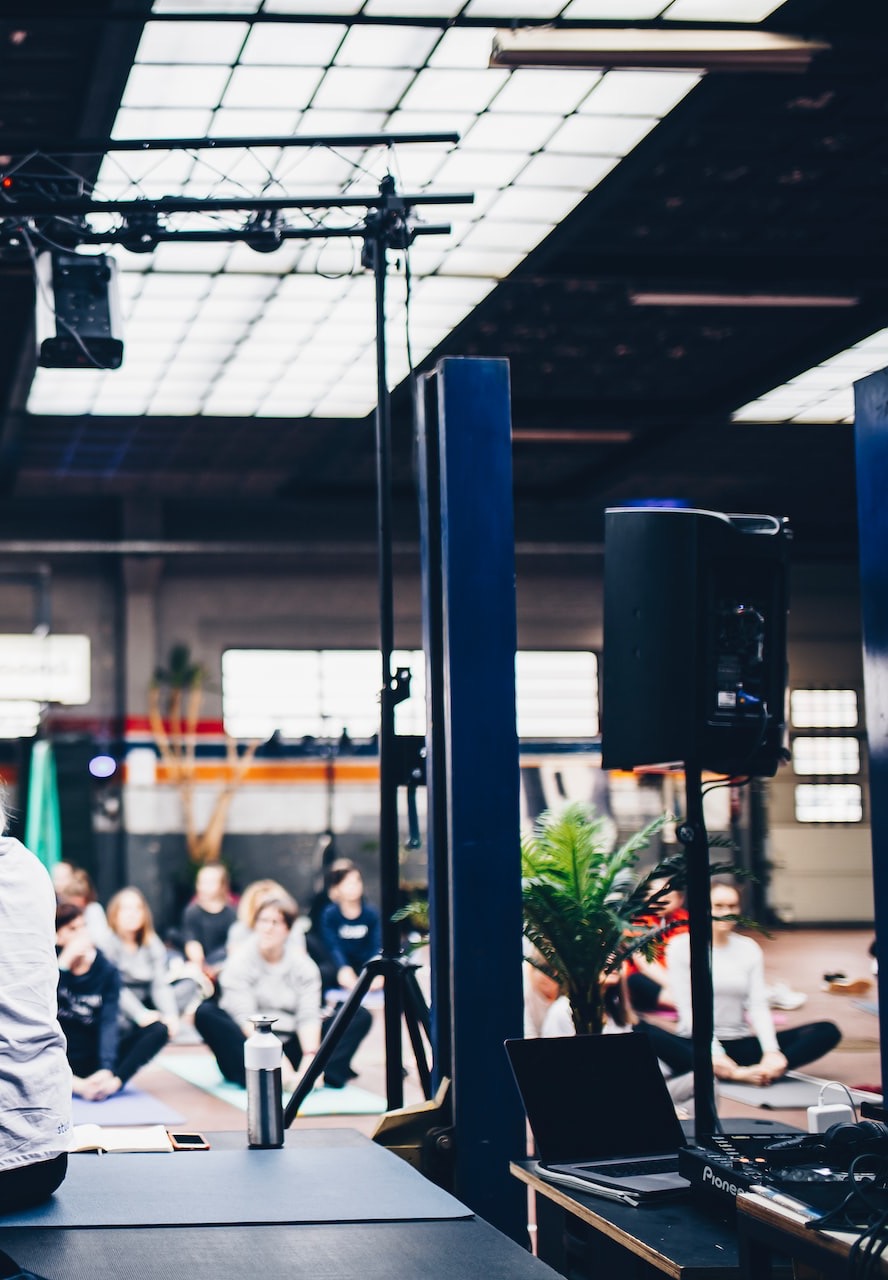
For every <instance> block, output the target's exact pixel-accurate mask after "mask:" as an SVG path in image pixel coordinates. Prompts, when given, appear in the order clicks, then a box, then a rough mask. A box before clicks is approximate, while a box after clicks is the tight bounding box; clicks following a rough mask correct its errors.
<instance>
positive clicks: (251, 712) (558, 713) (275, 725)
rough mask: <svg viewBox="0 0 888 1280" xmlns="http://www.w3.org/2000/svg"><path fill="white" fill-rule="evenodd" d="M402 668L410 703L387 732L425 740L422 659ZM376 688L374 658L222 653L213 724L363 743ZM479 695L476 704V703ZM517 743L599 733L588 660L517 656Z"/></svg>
mask: <svg viewBox="0 0 888 1280" xmlns="http://www.w3.org/2000/svg"><path fill="white" fill-rule="evenodd" d="M397 667H409V669H410V672H411V686H410V697H409V698H408V699H407V700H406V701H404V702H402V703H400V704H399V705H398V706H397V707H396V708H395V729H396V731H397V732H398V733H402V734H410V733H412V734H422V733H424V732H425V715H426V713H425V657H424V654H423V652H422V650H399V651H396V652H395V653H393V654H392V668H393V669H395V668H397ZM380 681H381V666H380V657H379V653H378V651H377V650H375V649H227V650H226V651H225V653H224V654H223V655H222V718H223V722H224V725H225V730H226V732H227V733H230V734H231V735H232V736H233V737H236V738H248V739H253V738H258V739H260V740H264V739H266V738H269V737H271V735H272V733H274V732H275V731H277V732H278V733H279V734H280V735H281V736H282V737H283V738H287V739H291V740H298V739H301V738H303V737H306V736H311V737H315V738H332V737H335V738H338V737H339V736H340V734H341V733H342V732H343V730H346V731H347V732H348V734H349V736H350V737H351V738H354V739H357V738H370V737H372V736H373V735H374V734H375V733H376V732H377V731H378V728H379V705H378V693H379V686H380ZM479 696H481V695H480V694H479ZM516 699H517V718H518V733H519V736H520V737H522V738H526V739H533V740H536V741H539V740H542V739H545V740H556V739H557V740H564V739H588V738H592V737H594V736H595V735H596V734H597V733H598V664H597V659H596V655H595V654H594V653H588V652H542V651H522V652H520V653H519V654H518V655H517V662H516Z"/></svg>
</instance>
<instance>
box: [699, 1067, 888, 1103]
mask: <svg viewBox="0 0 888 1280" xmlns="http://www.w3.org/2000/svg"><path fill="white" fill-rule="evenodd" d="M824 1084H826V1081H825V1080H819V1079H817V1077H815V1076H805V1075H802V1074H801V1073H800V1072H796V1071H787V1073H786V1075H785V1076H784V1077H783V1079H782V1080H775V1081H774V1083H773V1084H769V1085H765V1086H763V1087H762V1086H759V1085H755V1084H737V1083H736V1082H734V1081H731V1080H719V1082H718V1093H719V1097H721V1098H729V1099H730V1100H731V1101H732V1102H745V1103H746V1104H747V1105H748V1106H750V1107H761V1108H763V1109H764V1110H768V1111H782V1110H801V1109H803V1108H805V1107H814V1106H816V1105H817V1101H818V1099H819V1097H820V1090H821V1089H822V1088H823V1086H824ZM851 1096H852V1097H853V1099H854V1101H855V1103H858V1104H859V1103H860V1102H862V1101H864V1100H865V1099H867V1098H872V1097H873V1096H874V1095H873V1094H867V1093H860V1092H859V1091H858V1090H856V1089H852V1090H851ZM824 1101H826V1102H833V1101H834V1102H844V1101H847V1095H846V1094H845V1092H844V1090H843V1089H830V1090H828V1091H827V1094H826V1096H825V1098H824Z"/></svg>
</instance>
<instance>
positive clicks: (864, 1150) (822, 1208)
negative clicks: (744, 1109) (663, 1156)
mask: <svg viewBox="0 0 888 1280" xmlns="http://www.w3.org/2000/svg"><path fill="white" fill-rule="evenodd" d="M859 1156H866V1157H867V1159H866V1160H863V1161H861V1160H857V1157H859ZM886 1157H888V1130H886V1128H885V1126H884V1125H878V1127H877V1126H876V1125H872V1127H871V1128H870V1122H867V1121H863V1122H862V1123H861V1124H857V1125H851V1124H843V1125H834V1126H833V1128H832V1129H831V1130H828V1131H827V1132H826V1133H824V1134H816V1135H811V1134H798V1135H786V1134H779V1135H775V1134H770V1135H761V1134H713V1135H712V1137H709V1138H706V1139H705V1142H704V1143H702V1144H700V1145H697V1146H688V1147H683V1148H682V1149H681V1150H680V1151H679V1153H678V1171H679V1173H680V1174H681V1175H682V1176H683V1177H685V1178H687V1179H688V1181H689V1182H690V1184H691V1191H692V1193H696V1194H699V1195H700V1196H704V1197H707V1198H716V1199H718V1200H720V1201H722V1202H725V1201H730V1202H733V1201H734V1200H736V1198H737V1196H738V1195H740V1193H741V1192H744V1191H755V1190H758V1191H760V1192H762V1193H763V1194H765V1195H768V1196H770V1198H772V1199H775V1200H778V1199H779V1200H782V1201H783V1202H784V1203H786V1204H787V1205H788V1207H793V1208H794V1207H797V1206H798V1207H799V1209H800V1211H801V1210H804V1209H806V1208H807V1209H810V1212H811V1216H817V1215H819V1214H820V1213H823V1212H826V1211H828V1210H830V1209H833V1208H835V1207H836V1206H837V1205H839V1204H841V1203H842V1201H843V1200H844V1199H845V1198H846V1197H847V1196H848V1194H849V1192H850V1191H852V1190H853V1186H854V1184H853V1181H852V1174H851V1172H850V1171H849V1170H850V1166H851V1164H852V1162H854V1161H856V1163H855V1166H854V1168H855V1176H857V1177H858V1179H861V1178H862V1179H866V1180H867V1182H869V1183H870V1185H872V1179H874V1178H875V1177H876V1176H877V1175H878V1174H879V1173H880V1171H881V1170H883V1168H884V1165H885V1162H886ZM880 1180H881V1179H880ZM873 1190H875V1187H873ZM880 1190H881V1188H880Z"/></svg>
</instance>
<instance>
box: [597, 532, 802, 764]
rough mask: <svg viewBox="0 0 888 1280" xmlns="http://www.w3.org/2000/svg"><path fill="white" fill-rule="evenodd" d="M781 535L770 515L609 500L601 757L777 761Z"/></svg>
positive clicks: (782, 679)
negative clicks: (617, 504)
mask: <svg viewBox="0 0 888 1280" xmlns="http://www.w3.org/2000/svg"><path fill="white" fill-rule="evenodd" d="M790 538H791V534H790V531H789V528H788V526H787V523H786V521H785V520H781V519H777V518H776V517H774V516H758V515H725V514H721V513H719V512H715V511H694V510H679V509H671V508H648V507H643V508H641V507H639V508H635V507H617V508H611V509H609V510H608V511H606V513H605V542H604V547H605V560H604V652H603V655H602V686H601V699H602V705H601V745H602V765H603V766H604V768H606V769H633V768H635V767H636V766H638V765H649V764H651V765H652V764H672V763H687V762H689V761H695V762H697V763H698V764H699V766H700V767H701V768H703V769H708V770H711V771H713V772H715V773H723V774H728V775H730V776H741V775H751V776H771V775H773V774H774V773H775V772H776V770H777V765H778V764H779V762H780V760H781V759H783V758H785V748H784V736H785V723H784V721H785V709H784V707H785V701H786V612H787V563H788V544H789V541H790Z"/></svg>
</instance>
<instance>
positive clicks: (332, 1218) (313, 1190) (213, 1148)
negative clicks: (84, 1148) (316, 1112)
mask: <svg viewBox="0 0 888 1280" xmlns="http://www.w3.org/2000/svg"><path fill="white" fill-rule="evenodd" d="M342 1133H343V1131H342V1130H329V1129H324V1130H314V1131H312V1130H299V1131H297V1132H295V1133H293V1134H290V1133H288V1135H287V1141H286V1144H285V1146H284V1147H282V1148H278V1149H273V1150H250V1149H249V1148H248V1147H247V1146H246V1145H245V1140H244V1135H243V1134H235V1135H233V1139H234V1141H232V1142H230V1143H229V1142H228V1140H227V1139H226V1137H225V1136H224V1135H221V1134H208V1135H207V1138H208V1141H209V1143H210V1150H209V1151H180V1152H158V1151H153V1152H119V1153H114V1154H108V1155H98V1154H96V1153H94V1152H93V1153H90V1154H78V1155H73V1156H72V1157H71V1158H70V1160H69V1162H68V1175H67V1177H66V1178H65V1181H64V1182H63V1183H62V1185H61V1186H60V1187H59V1189H58V1191H57V1192H56V1193H55V1195H54V1196H52V1197H51V1199H50V1200H48V1201H47V1202H46V1203H45V1204H42V1205H38V1206H37V1207H36V1208H34V1209H29V1210H26V1211H24V1212H20V1213H16V1214H8V1215H5V1216H3V1217H2V1218H0V1225H2V1227H4V1228H11V1229H12V1228H20V1227H29V1228H31V1227H33V1228H55V1229H77V1228H82V1227H85V1228H95V1227H140V1226H145V1227H159V1226H167V1227H177V1226H189V1227H190V1226H227V1225H231V1224H233V1223H242V1224H248V1225H249V1224H255V1225H260V1224H269V1223H309V1222H317V1223H324V1222H372V1221H375V1222H386V1221H390V1222H406V1221H414V1220H419V1219H427V1220H436V1219H437V1220H446V1219H457V1218H467V1217H471V1216H472V1214H471V1210H470V1209H468V1208H466V1206H465V1205H463V1204H461V1203H460V1201H459V1200H457V1199H455V1198H454V1197H453V1196H451V1195H449V1194H448V1193H447V1192H446V1191H443V1190H442V1189H441V1188H440V1187H438V1186H436V1185H435V1184H434V1183H433V1182H429V1181H428V1179H426V1178H423V1177H421V1176H419V1175H418V1174H417V1173H416V1171H415V1170H414V1169H411V1168H410V1166H409V1165H408V1164H407V1163H406V1162H405V1161H404V1160H401V1159H399V1158H398V1157H397V1156H395V1155H393V1154H392V1153H391V1152H390V1151H387V1150H386V1149H385V1148H384V1147H380V1146H378V1145H377V1144H376V1143H374V1142H371V1141H370V1139H369V1138H365V1137H364V1136H363V1135H361V1134H359V1133H355V1132H353V1131H352V1132H351V1136H350V1137H346V1138H345V1139H343V1137H342V1136H341V1135H342ZM333 1135H337V1136H333Z"/></svg>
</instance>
